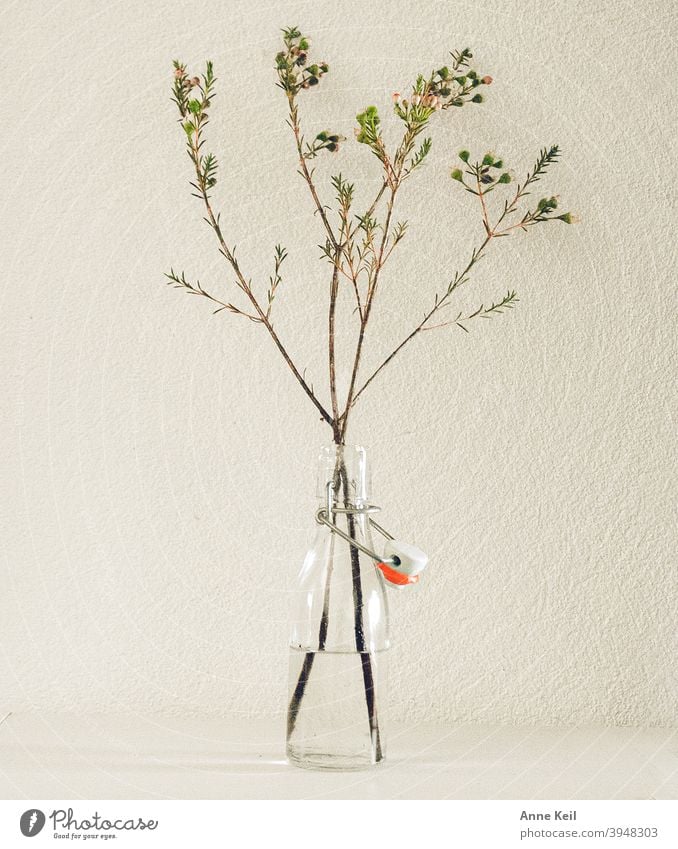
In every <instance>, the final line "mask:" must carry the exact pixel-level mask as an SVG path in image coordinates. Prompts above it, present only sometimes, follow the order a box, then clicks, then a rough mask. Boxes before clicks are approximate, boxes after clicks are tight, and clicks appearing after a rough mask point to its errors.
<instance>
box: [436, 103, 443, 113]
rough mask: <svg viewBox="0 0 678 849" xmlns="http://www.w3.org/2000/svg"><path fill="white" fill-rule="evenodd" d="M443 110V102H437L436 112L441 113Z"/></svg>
mask: <svg viewBox="0 0 678 849" xmlns="http://www.w3.org/2000/svg"><path fill="white" fill-rule="evenodd" d="M442 108H443V104H442V101H440V100H438V101H437V102H436V112H440V110H441V109H442Z"/></svg>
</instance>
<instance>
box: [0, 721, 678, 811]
mask: <svg viewBox="0 0 678 849" xmlns="http://www.w3.org/2000/svg"><path fill="white" fill-rule="evenodd" d="M283 741H284V729H283V725H282V723H281V722H280V721H271V720H268V721H266V720H255V721H252V720H247V721H241V722H234V721H233V720H226V719H219V718H209V719H204V718H203V719H196V718H191V719H181V718H176V717H174V718H173V717H165V716H163V717H158V716H132V715H126V716H119V715H116V716H103V715H86V716H75V715H64V714H56V715H55V714H39V713H31V714H12V713H10V714H4V715H3V714H0V798H3V799H77V798H83V799H154V798H158V799H167V798H170V799H267V798H268V799H446V798H447V799H652V798H654V799H676V798H678V729H670V728H617V727H615V728H610V727H607V728H592V727H573V728H551V727H549V728H544V727H512V726H496V727H490V726H478V725H457V726H449V727H442V726H439V725H431V724H423V725H412V726H410V727H406V726H402V725H401V726H395V727H392V728H390V730H389V735H388V759H387V761H386V762H385V763H383V764H381V765H379V766H378V767H376V768H374V769H371V770H366V771H361V772H341V773H334V772H315V771H307V770H300V769H297V768H295V767H292V766H290V765H289V764H287V762H286V761H285V755H284V744H283Z"/></svg>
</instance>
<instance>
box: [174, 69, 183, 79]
mask: <svg viewBox="0 0 678 849" xmlns="http://www.w3.org/2000/svg"><path fill="white" fill-rule="evenodd" d="M183 75H184V71H183V69H182V68H177V69H176V71H175V72H174V76H175V77H176V78H177V79H178V80H180V79H181V78H182V77H183Z"/></svg>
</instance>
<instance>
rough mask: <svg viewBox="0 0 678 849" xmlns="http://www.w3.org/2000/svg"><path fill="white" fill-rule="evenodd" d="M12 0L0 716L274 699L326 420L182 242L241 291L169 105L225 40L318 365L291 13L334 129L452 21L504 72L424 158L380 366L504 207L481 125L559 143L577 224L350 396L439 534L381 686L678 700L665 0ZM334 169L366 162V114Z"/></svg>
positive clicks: (260, 260)
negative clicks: (286, 53) (464, 316)
mask: <svg viewBox="0 0 678 849" xmlns="http://www.w3.org/2000/svg"><path fill="white" fill-rule="evenodd" d="M3 6H4V8H3V10H2V13H3V14H2V18H3V36H4V37H3V55H2V60H1V61H2V63H3V80H4V84H5V88H6V92H7V98H6V102H5V110H4V112H5V117H4V120H3V132H2V137H1V140H0V145H1V146H2V164H3V174H4V180H3V186H4V189H3V195H2V199H1V201H0V205H1V207H2V245H1V251H2V283H3V285H2V307H1V308H2V318H3V321H2V326H3V331H2V334H1V336H0V346H1V349H2V350H1V356H2V364H3V367H2V376H1V380H2V384H1V385H0V393H1V394H2V399H3V400H2V414H3V430H2V440H1V442H0V456H1V458H2V477H1V483H0V485H1V492H0V497H1V499H2V505H3V506H2V515H1V522H2V525H1V528H0V530H1V539H2V543H1V550H2V555H3V561H2V567H1V570H0V627H1V629H2V643H1V647H2V653H0V712H2V711H3V710H21V709H25V708H28V707H31V706H37V707H40V708H56V709H76V710H89V709H114V710H128V709H129V710H149V709H151V710H156V709H157V710H164V711H173V712H190V713H193V714H201V713H219V714H221V713H223V714H233V715H242V714H253V713H260V714H274V713H279V712H280V711H281V710H282V709H283V708H284V701H285V687H286V672H285V666H286V588H287V587H288V586H289V581H290V580H291V579H292V577H293V575H294V572H295V570H296V568H297V565H298V563H299V561H300V558H301V557H302V555H303V551H304V547H305V544H306V542H307V539H308V534H309V532H311V531H312V527H313V518H312V512H311V511H312V508H313V462H314V455H315V448H316V446H317V445H319V444H320V443H321V442H323V441H324V440H325V438H326V434H324V433H323V430H322V428H321V426H320V424H319V423H318V422H317V421H316V417H315V415H314V413H313V410H312V409H311V407H310V406H309V405H308V403H307V402H306V400H305V399H304V397H303V396H302V394H301V393H300V391H299V389H298V387H297V386H296V384H295V383H294V382H293V380H292V378H291V376H290V375H289V374H288V373H287V371H286V370H285V368H284V366H283V365H282V364H281V361H280V360H279V358H278V357H277V355H276V352H275V350H274V349H273V348H272V346H271V344H270V343H269V341H268V340H267V339H266V338H265V336H264V334H263V332H262V331H260V330H259V329H258V328H256V327H254V326H252V325H250V324H248V323H246V322H243V321H241V320H238V319H237V318H235V317H233V316H229V315H220V316H216V317H211V315H210V310H209V308H208V305H207V304H206V303H203V302H201V301H200V300H198V299H194V298H188V297H186V296H185V295H184V294H183V293H181V292H175V291H172V290H169V289H167V288H166V287H165V285H164V283H163V276H162V274H163V271H165V270H166V269H168V268H169V267H170V266H171V265H174V267H175V268H184V269H185V270H186V272H187V274H188V275H189V276H191V277H195V276H198V277H199V278H200V280H201V281H202V282H203V283H204V284H205V285H208V284H209V285H210V286H213V287H214V288H216V289H219V288H220V287H223V289H222V291H224V292H226V291H229V289H228V287H229V285H230V283H229V281H230V277H231V275H230V274H229V273H228V270H227V269H225V268H224V266H223V265H222V264H221V263H220V257H219V255H218V253H217V251H216V248H215V246H214V244H213V242H212V240H211V238H210V235H211V234H210V233H209V232H208V231H207V228H206V227H205V225H204V224H203V223H202V221H201V210H200V208H199V205H198V203H197V201H193V200H192V199H191V198H190V196H189V189H188V186H187V180H188V178H189V172H188V161H187V160H186V157H185V154H184V152H183V150H182V140H181V131H180V129H179V128H178V126H177V125H176V124H175V114H174V111H173V109H174V107H173V105H172V104H171V103H170V102H169V83H170V75H171V66H170V61H171V59H172V58H174V57H180V58H182V59H184V60H185V61H188V62H189V63H198V62H202V60H204V59H205V58H209V57H211V58H213V59H214V61H215V63H216V67H217V71H218V73H219V76H220V77H221V84H220V89H219V96H218V98H217V100H216V101H215V105H214V119H213V122H212V125H211V131H212V132H211V138H212V140H213V145H214V148H215V149H216V150H217V151H218V152H219V153H220V154H221V158H222V161H223V163H224V167H223V171H222V179H221V182H220V184H219V190H218V192H217V198H218V201H219V203H220V204H221V205H222V208H223V210H224V219H225V224H226V229H227V232H228V234H229V238H230V239H231V241H232V242H236V243H237V244H238V249H239V255H240V258H241V261H242V264H243V267H244V269H245V270H246V273H247V274H248V275H251V276H253V277H254V278H255V280H257V281H258V280H262V279H264V275H265V274H268V273H269V267H270V259H271V254H272V246H273V245H274V244H275V243H276V242H277V241H283V242H284V243H285V244H286V245H287V247H288V249H289V252H290V259H289V261H288V264H287V268H286V272H287V273H286V280H285V284H284V287H283V288H282V289H281V291H280V296H279V298H278V301H277V303H276V315H277V322H278V326H279V328H280V331H281V333H282V335H283V336H284V337H285V339H286V340H287V341H288V343H289V347H290V349H291V351H292V352H293V353H294V355H295V357H297V358H298V360H299V361H300V362H301V363H303V364H304V365H306V366H307V367H308V370H309V374H310V375H312V379H313V381H314V383H315V385H316V387H321V386H322V385H323V381H324V380H325V364H324V359H323V353H322V351H323V343H324V340H323V328H324V317H323V312H324V297H325V294H326V283H325V280H324V278H323V274H325V275H326V268H324V267H323V266H322V265H321V264H320V263H319V262H317V261H316V255H317V253H318V252H317V249H316V247H315V245H316V244H317V242H318V241H320V238H321V236H320V231H319V230H318V228H317V221H316V220H315V219H314V217H313V215H312V208H311V205H310V203H309V199H308V198H307V196H306V195H305V194H304V188H305V187H304V185H303V183H302V182H301V180H300V179H299V178H298V177H297V176H296V175H295V173H294V172H295V162H294V155H293V148H292V143H291V140H290V138H289V131H288V129H287V127H286V126H285V124H284V119H285V110H284V101H283V98H282V97H281V95H280V92H279V91H278V90H277V89H275V87H274V73H273V71H272V69H271V66H272V56H273V54H274V52H275V51H276V49H277V45H278V28H279V27H281V26H283V25H286V24H290V23H293V24H296V23H299V24H300V25H301V26H302V27H303V28H304V29H305V30H306V31H308V32H309V33H310V34H311V35H312V36H313V44H314V49H315V50H316V51H317V53H316V55H317V56H318V58H325V59H326V60H327V61H329V62H330V63H331V66H332V68H331V74H330V75H329V76H328V77H327V78H326V80H325V81H324V83H323V85H322V86H321V88H322V91H320V92H313V93H312V94H309V96H308V97H305V98H304V102H303V110H304V120H305V121H306V122H307V126H308V127H309V130H311V129H312V130H314V131H315V132H317V131H318V130H319V129H321V128H323V127H324V126H326V125H331V126H332V127H333V128H338V129H340V130H342V131H343V132H344V133H345V135H347V136H352V126H353V116H354V115H355V112H356V111H357V109H358V108H360V107H364V106H365V105H367V104H369V103H371V102H374V103H377V104H382V105H383V106H384V107H385V106H386V104H387V102H388V97H389V94H390V92H391V91H392V89H393V88H396V87H397V88H404V87H405V86H406V84H407V83H408V81H410V80H411V79H412V77H413V76H414V75H415V73H416V72H417V71H418V70H420V69H421V70H428V69H429V68H431V67H432V66H437V65H438V64H439V63H440V62H441V60H442V59H443V58H444V56H445V54H446V51H447V50H449V49H452V48H455V47H464V46H466V45H470V46H471V47H472V48H473V49H474V51H475V55H476V60H477V65H478V67H479V68H480V70H482V71H483V72H487V73H491V74H492V75H493V76H494V77H495V84H494V85H493V86H492V87H491V89H489V90H488V102H487V103H486V104H485V105H484V106H482V107H479V108H466V109H464V110H461V111H460V112H459V113H457V114H454V115H449V114H446V115H445V116H444V118H445V120H442V121H440V122H436V123H437V124H438V126H437V127H436V128H435V147H434V151H433V153H432V155H431V160H430V162H429V163H428V165H427V166H426V168H425V170H424V171H422V172H421V173H420V174H419V176H418V178H417V179H416V180H415V179H413V180H412V182H411V183H410V184H409V185H408V186H407V188H406V189H405V190H404V191H403V208H402V213H401V214H402V215H403V216H409V217H410V219H411V222H412V226H411V229H410V232H409V235H408V237H407V240H406V241H405V243H403V245H402V250H401V252H400V256H399V257H398V258H395V257H394V259H393V261H392V264H391V267H390V270H389V273H388V275H387V277H386V278H385V279H384V285H383V289H382V291H381V294H380V297H379V304H378V306H379V308H380V310H381V316H380V317H379V318H377V320H376V321H375V325H374V328H373V330H372V331H371V333H370V337H369V350H368V362H372V363H376V362H377V361H378V359H379V354H380V353H381V352H384V351H385V350H387V349H388V347H389V346H390V345H391V343H392V340H393V338H394V337H397V336H400V334H401V333H402V332H403V331H404V330H405V329H407V328H409V327H410V326H411V324H412V322H413V320H416V319H417V317H418V316H420V315H421V312H422V310H423V308H424V306H425V305H427V304H429V303H430V302H431V299H432V296H433V293H434V292H435V291H436V288H440V287H441V286H442V285H444V283H445V281H446V280H447V279H448V278H449V276H450V273H451V271H452V270H453V269H454V268H455V267H457V266H458V265H459V263H460V262H461V261H462V259H463V258H464V257H465V256H467V255H468V253H469V250H470V248H471V246H472V245H473V244H474V243H477V242H478V240H479V238H480V237H481V230H480V222H479V218H478V216H477V213H476V210H475V209H474V208H473V204H472V200H473V199H472V198H471V197H470V196H465V195H464V194H463V192H460V191H459V187H458V186H457V185H456V184H452V183H451V181H450V180H449V178H448V177H447V173H448V171H449V168H450V166H451V164H452V163H453V161H454V153H455V151H456V150H458V149H459V148H460V147H461V146H469V147H471V149H472V150H474V151H476V152H478V153H483V152H484V151H485V150H486V149H492V150H494V151H496V152H497V153H500V154H502V155H503V156H504V157H505V159H506V160H507V161H508V162H509V163H510V164H511V165H512V166H513V167H514V168H515V169H516V171H517V172H518V173H522V172H523V171H525V170H526V168H527V166H528V165H529V164H530V163H531V161H532V160H533V158H534V155H535V154H536V152H537V151H538V149H539V148H540V146H542V145H546V144H551V143H554V142H557V143H559V144H560V145H561V146H562V148H563V150H564V156H563V160H562V164H561V165H559V166H558V167H557V168H554V169H553V170H552V175H551V177H550V179H549V180H548V181H547V182H545V183H544V184H543V185H544V188H545V190H546V191H548V192H551V191H558V192H559V193H560V194H561V196H562V199H563V202H564V203H565V205H566V207H567V208H571V209H573V210H575V211H577V212H578V213H579V214H580V215H581V217H582V219H583V221H582V223H581V224H580V225H579V226H578V227H569V228H568V227H566V226H565V225H562V226H561V225H553V226H549V227H544V228H535V230H534V231H532V232H530V233H529V234H527V235H526V236H524V237H517V238H515V239H511V240H508V239H506V240H502V241H501V243H499V244H496V245H493V246H492V250H491V251H490V253H489V254H488V257H487V259H486V260H484V262H483V263H482V264H481V265H480V267H479V270H478V273H477V274H475V276H474V280H473V283H472V284H470V285H469V286H468V288H467V289H466V290H465V292H464V293H463V294H462V296H461V297H460V301H459V303H460V305H461V306H465V307H469V308H472V307H474V306H475V305H477V304H478V303H480V302H481V301H483V300H485V301H486V302H487V299H491V298H493V297H495V296H497V295H502V294H503V293H504V292H505V291H506V289H507V288H508V287H515V288H516V289H517V290H518V291H519V294H520V297H521V303H520V304H519V306H518V308H517V309H516V310H515V312H514V313H513V314H509V315H507V316H505V317H504V318H498V319H496V320H494V321H492V322H489V321H488V322H485V323H483V324H482V326H478V327H474V328H473V332H472V333H471V334H470V335H468V336H467V335H464V334H463V333H461V332H460V331H454V330H443V331H437V332H435V333H429V334H425V335H423V336H422V337H421V338H420V339H419V340H418V341H417V342H416V343H415V344H413V345H412V347H411V348H410V350H409V351H408V352H407V355H406V356H403V357H402V358H401V359H400V361H399V362H398V363H397V365H394V367H393V368H391V370H390V373H388V376H387V377H386V375H384V377H385V379H384V380H380V381H379V382H378V383H377V382H375V384H374V386H373V391H372V392H371V395H368V396H366V398H365V402H364V404H363V405H362V408H361V409H360V413H359V415H358V417H357V418H356V420H355V422H354V431H353V435H354V438H355V439H356V440H358V441H361V442H363V443H364V444H366V445H367V446H368V447H369V448H370V449H371V457H372V460H373V465H374V480H375V497H376V498H377V499H378V501H379V502H380V503H382V504H383V505H384V506H385V508H386V512H385V513H384V522H385V523H386V524H387V525H388V526H389V527H391V528H393V529H396V530H397V531H398V533H399V534H400V535H402V536H403V537H405V538H412V539H413V540H415V541H416V542H417V543H418V544H420V545H422V546H424V547H426V548H427V549H428V550H429V551H430V553H431V555H432V566H431V569H430V573H429V574H428V575H427V577H426V578H425V579H424V580H423V582H422V585H421V587H420V588H419V589H418V591H416V592H413V593H411V594H407V593H402V594H399V595H397V596H396V597H394V599H393V620H394V621H393V628H394V637H395V642H396V648H395V650H394V651H393V653H392V654H393V663H394V675H393V702H392V713H393V714H394V715H395V716H404V715H408V716H415V717H420V718H422V719H423V718H443V719H448V720H476V721H488V722H489V721H492V722H495V721H496V722H514V721H515V722H528V723H530V722H535V723H537V722H540V723H578V722H592V723H620V724H628V723H631V724H664V725H666V724H671V723H672V722H674V721H675V720H676V702H677V699H676V695H677V693H676V669H675V658H676V649H677V648H678V646H677V645H676V613H677V604H676V601H677V593H676V577H675V566H676V535H675V521H676V515H675V506H674V505H675V501H674V499H675V486H674V479H675V471H674V469H673V468H672V466H673V464H674V463H675V456H676V455H675V431H674V422H673V419H674V417H675V412H676V405H675V391H674V386H673V383H674V381H675V366H676V344H675V314H676V300H675V279H674V274H673V261H674V259H675V241H674V231H673V228H674V226H675V217H674V215H673V210H672V205H673V201H674V186H675V166H674V160H675V150H674V141H675V131H676V125H675V122H674V118H673V117H672V116H673V115H674V114H675V113H674V112H673V111H672V109H671V106H672V102H673V98H674V90H675V86H676V82H677V81H678V80H677V79H676V50H675V43H676V42H675V38H676V26H675V11H674V9H673V4H672V3H671V2H670V0H651V2H645V3H642V4H638V3H635V2H631V0H617V1H616V2H610V0H602V2H598V3H590V2H588V1H587V2H581V0H575V2H569V3H559V4H558V3H557V4H553V3H545V2H527V1H525V2H523V0H511V2H503V3H499V2H489V0H473V2H471V0H460V2H455V3H443V2H431V0H419V2H416V0H415V2H405V0H394V2H392V3H390V4H388V6H384V4H381V3H380V4H376V3H364V2H357V0H355V2H350V3H342V2H338V3H337V2H326V0H315V2H298V0H297V2H290V3H285V4H284V3H280V2H278V3H272V4H261V3H259V4H257V3H252V2H249V0H248V2H238V3H231V2H227V3H219V4H215V3H206V2H202V0H193V2H191V3H188V2H177V0H169V2H162V3H161V2H158V0H149V1H148V2H144V3H139V2H133V0H124V2H111V3H96V2H83V0H80V2H75V0H66V2H63V3H58V4H53V3H47V2H33V3H28V4H17V3H7V2H5V3H3ZM330 167H334V168H335V169H336V168H339V167H340V168H341V170H342V171H343V172H344V173H346V174H350V175H353V176H354V177H355V178H356V179H357V180H358V181H359V182H360V184H361V185H362V186H363V187H364V188H370V186H371V185H372V184H373V183H374V181H375V180H376V171H375V167H376V163H375V162H373V161H372V159H371V158H370V156H369V154H368V152H367V151H366V150H365V149H364V148H362V147H359V146H358V145H356V144H355V143H353V141H351V142H350V143H347V144H346V146H345V148H344V150H343V151H342V152H341V154H340V155H339V159H337V160H335V159H333V160H331V161H330V160H324V161H323V162H320V163H319V167H318V173H319V177H320V178H321V179H323V180H324V179H325V178H326V177H327V175H328V174H329V173H330V171H329V168H330ZM538 196H539V195H538ZM310 327H317V328H318V331H317V333H316V332H310V331H309V328H310Z"/></svg>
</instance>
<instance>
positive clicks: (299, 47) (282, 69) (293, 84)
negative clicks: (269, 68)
mask: <svg viewBox="0 0 678 849" xmlns="http://www.w3.org/2000/svg"><path fill="white" fill-rule="evenodd" d="M282 33H283V43H284V44H285V49H284V50H281V51H280V52H279V53H277V54H276V57H275V67H276V70H277V72H278V85H279V86H280V88H282V89H283V90H284V91H286V92H287V93H288V94H297V93H298V92H299V91H301V90H302V89H308V88H313V87H314V86H317V85H318V83H319V82H320V80H321V78H322V77H323V76H324V75H325V74H326V73H327V72H328V71H329V69H330V67H329V65H328V64H327V62H320V63H319V64H312V65H309V64H307V63H308V50H309V47H310V42H309V40H308V38H307V37H306V36H305V35H302V34H301V31H300V30H299V29H298V27H286V28H285V29H283V31H282Z"/></svg>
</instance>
